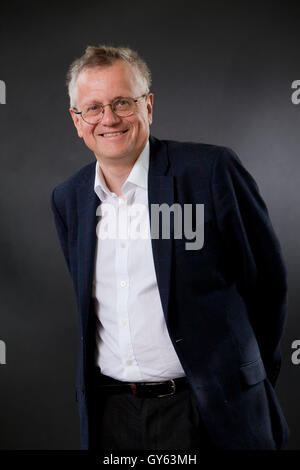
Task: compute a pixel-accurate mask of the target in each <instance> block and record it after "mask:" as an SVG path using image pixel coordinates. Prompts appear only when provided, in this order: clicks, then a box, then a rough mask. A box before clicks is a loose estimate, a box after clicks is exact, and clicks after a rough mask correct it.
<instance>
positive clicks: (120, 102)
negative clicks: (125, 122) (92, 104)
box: [112, 98, 134, 116]
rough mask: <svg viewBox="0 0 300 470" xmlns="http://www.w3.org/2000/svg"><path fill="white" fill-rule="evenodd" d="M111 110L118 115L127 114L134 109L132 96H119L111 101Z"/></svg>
mask: <svg viewBox="0 0 300 470" xmlns="http://www.w3.org/2000/svg"><path fill="white" fill-rule="evenodd" d="M112 110H113V112H114V113H116V114H118V116H128V115H129V114H131V113H133V111H134V100H133V99H132V98H119V99H117V100H115V101H114V102H113V104H112Z"/></svg>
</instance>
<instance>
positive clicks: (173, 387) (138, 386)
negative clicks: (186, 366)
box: [96, 375, 188, 398]
mask: <svg viewBox="0 0 300 470" xmlns="http://www.w3.org/2000/svg"><path fill="white" fill-rule="evenodd" d="M96 386H97V387H99V388H100V389H101V392H105V393H109V394H115V393H132V394H133V395H135V396H136V397H140V398H163V397H169V396H172V395H175V394H176V393H177V392H179V391H181V390H185V389H186V388H188V381H187V378H186V377H180V378H177V379H170V380H166V381H163V382H121V381H119V380H115V379H112V378H111V377H107V376H103V375H101V378H100V379H99V380H98V381H97V382H96Z"/></svg>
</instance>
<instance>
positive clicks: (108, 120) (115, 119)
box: [100, 104, 121, 126]
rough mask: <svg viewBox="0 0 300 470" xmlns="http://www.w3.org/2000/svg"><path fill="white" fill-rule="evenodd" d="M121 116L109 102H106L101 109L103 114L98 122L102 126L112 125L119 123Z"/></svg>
mask: <svg viewBox="0 0 300 470" xmlns="http://www.w3.org/2000/svg"><path fill="white" fill-rule="evenodd" d="M120 120H121V118H120V117H119V116H118V115H117V114H115V113H114V112H113V110H112V108H111V105H110V104H106V105H105V106H104V109H103V116H102V120H101V121H100V123H101V124H102V125H104V126H112V125H114V124H116V123H119V122H120Z"/></svg>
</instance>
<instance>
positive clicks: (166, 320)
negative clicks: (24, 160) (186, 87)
mask: <svg viewBox="0 0 300 470" xmlns="http://www.w3.org/2000/svg"><path fill="white" fill-rule="evenodd" d="M150 84H151V78H150V72H149V70H148V68H147V66H146V64H145V63H144V62H143V61H142V59H141V58H140V57H139V56H138V55H137V54H136V53H135V52H133V51H131V50H130V49H127V48H114V47H106V46H99V47H88V48H87V50H86V52H85V54H84V55H83V56H82V57H81V58H79V59H77V60H76V61H75V62H74V63H73V64H72V65H71V67H70V70H69V75H68V85H69V94H70V100H71V107H70V113H71V116H72V119H73V121H74V124H75V127H76V129H77V133H78V136H79V137H80V138H83V139H84V142H85V144H86V145H87V147H88V148H89V149H90V150H91V151H92V152H93V153H94V155H95V157H96V163H91V164H89V165H87V166H85V167H84V168H82V169H81V170H80V171H78V172H77V173H76V174H75V175H73V176H72V177H71V178H70V179H68V180H67V181H66V182H64V183H63V184H60V185H59V186H57V187H56V188H55V189H54V191H53V194H52V209H53V212H54V216H55V222H56V227H57V231H58V235H59V239H60V243H61V246H62V250H63V253H64V256H65V259H66V262H67V266H68V269H69V271H70V274H71V276H72V279H73V282H74V287H75V291H76V295H77V304H78V311H79V327H80V341H79V353H78V358H79V363H78V374H77V382H76V399H77V401H78V404H79V412H80V424H81V448H82V449H111V450H114V449H124V450H125V449H126V450H132V449H195V448H197V449H206V448H208V447H209V448H214V449H252V450H254V449H280V448H282V447H284V445H285V444H286V442H287V439H288V434H289V431H288V427H287V424H286V422H285V419H284V416H283V414H282V411H281V409H280V406H279V403H278V400H277V397H276V395H275V392H274V386H275V383H276V381H277V377H278V373H279V369H280V361H281V358H280V350H279V342H280V338H281V335H282V332H283V327H284V321H285V314H286V274H285V268H284V264H283V261H282V257H281V251H280V247H279V244H278V241H277V239H276V236H275V234H274V232H273V229H272V226H271V222H270V220H269V217H268V212H267V209H266V206H265V204H264V202H263V200H262V198H261V196H260V194H259V191H258V188H257V185H256V183H255V182H254V180H253V178H252V177H251V176H250V174H249V173H248V172H247V171H246V170H245V168H244V167H243V166H242V164H241V162H240V161H239V159H238V157H237V156H236V155H235V154H234V153H233V152H232V151H231V150H229V149H227V148H224V147H219V146H214V145H207V144H194V143H180V142H174V141H166V140H165V141H161V140H158V139H156V138H154V137H153V136H150V130H149V129H150V125H151V123H152V108H153V94H152V93H150V91H149V89H150ZM175 206H176V208H177V209H176V210H177V212H178V210H179V209H178V208H180V210H181V209H182V215H183V217H182V218H181V219H176V217H175V215H174V218H173V217H171V218H170V220H169V223H170V225H169V227H170V232H169V234H167V236H166V233H164V228H163V227H162V225H163V223H164V222H166V221H165V220H164V218H165V216H162V219H160V227H158V236H153V232H152V229H153V227H154V217H153V213H152V208H157V207H159V208H163V207H164V208H166V207H167V208H173V209H174V207H175ZM141 207H145V208H146V217H145V212H143V211H140V213H139V214H137V213H138V211H136V208H141ZM203 208H204V220H203V219H201V217H200V220H199V217H198V216H199V215H200V216H201V214H203V211H202V209H203ZM133 209H134V210H133ZM198 209H199V210H198ZM185 210H186V211H187V214H190V215H191V217H188V216H187V217H186V219H185V218H184V214H183V212H184V211H185ZM188 210H191V211H192V212H188ZM173 212H174V214H175V212H176V211H173ZM170 213H171V211H169V215H170ZM136 214H137V217H136V219H135V217H134V216H135V215H136ZM165 214H166V213H165ZM177 215H178V213H177ZM178 220H179V222H178ZM137 221H138V222H139V224H136V222H137ZM147 222H149V225H147ZM137 225H138V226H137ZM155 225H157V221H156V222H155ZM186 225H189V227H187V226H186ZM182 226H183V229H184V230H183V231H182V232H181V235H182V236H181V237H180V236H178V233H179V232H180V231H179V230H178V229H180V228H182ZM134 227H135V228H136V230H135V231H134V230H133V232H135V236H128V234H129V232H130V230H132V228H134ZM149 227H150V228H151V235H150V236H149ZM201 227H202V229H203V233H202V235H201ZM154 228H155V229H157V227H154ZM197 230H198V234H199V233H200V237H198V240H197ZM199 230H200V232H199ZM133 232H130V233H133ZM137 234H140V236H136V235H137ZM142 234H144V235H146V236H142ZM191 234H194V235H195V234H196V240H194V243H196V244H197V246H191V245H192V242H191V243H190V244H188V243H187V242H188V240H190V239H191V238H192V237H191V236H190V235H191ZM147 235H148V236H147ZM203 236H204V238H203ZM199 238H200V243H199ZM201 240H202V242H201ZM203 241H204V243H203ZM195 248H196V249H195Z"/></svg>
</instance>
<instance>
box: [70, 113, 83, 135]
mask: <svg viewBox="0 0 300 470" xmlns="http://www.w3.org/2000/svg"><path fill="white" fill-rule="evenodd" d="M69 111H70V114H71V116H72V119H73V122H74V126H75V127H76V129H77V134H78V137H81V138H82V137H83V132H82V121H81V117H80V114H76V113H74V110H73V108H70V109H69Z"/></svg>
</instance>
